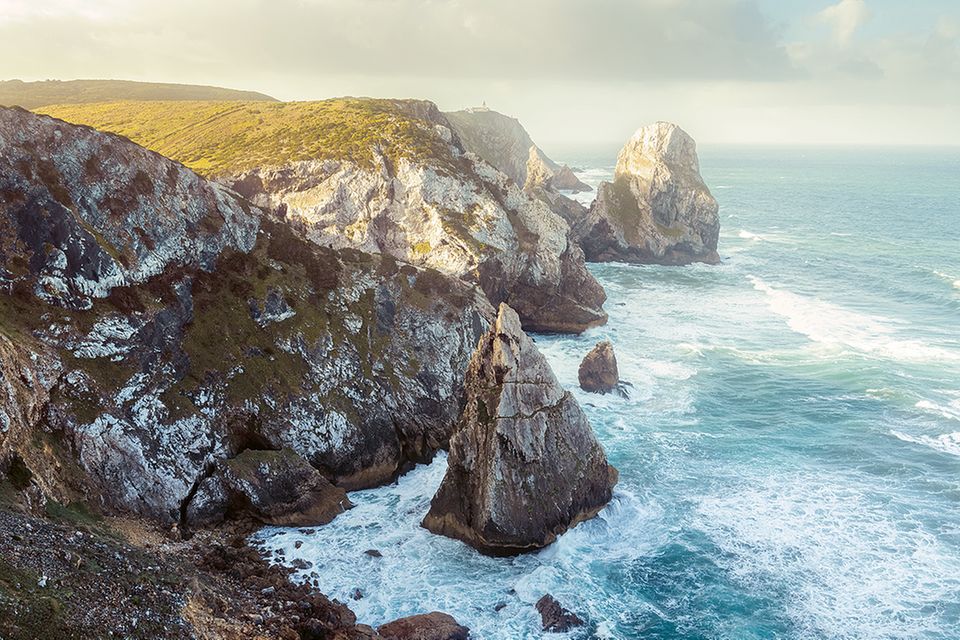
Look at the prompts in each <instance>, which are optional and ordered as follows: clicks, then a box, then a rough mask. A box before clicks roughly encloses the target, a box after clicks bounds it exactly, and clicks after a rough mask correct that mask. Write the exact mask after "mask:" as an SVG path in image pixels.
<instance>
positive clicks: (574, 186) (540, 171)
mask: <svg viewBox="0 0 960 640" xmlns="http://www.w3.org/2000/svg"><path fill="white" fill-rule="evenodd" d="M523 188H524V189H525V190H527V191H530V190H532V189H538V188H542V189H550V190H553V191H572V192H574V193H579V192H581V191H593V189H591V188H590V186H589V185H587V184H585V183H583V182H581V181H580V178H578V177H577V175H576V174H575V173H574V172H573V170H572V169H571V168H570V167H568V166H567V165H565V164H564V165H557V163H555V162H553V161H552V160H550V158H548V157H547V156H546V155H545V154H544V153H543V151H541V150H540V148H539V147H537V146H536V145H534V146H532V147H530V157H529V159H528V160H527V179H526V181H525V182H524V184H523Z"/></svg>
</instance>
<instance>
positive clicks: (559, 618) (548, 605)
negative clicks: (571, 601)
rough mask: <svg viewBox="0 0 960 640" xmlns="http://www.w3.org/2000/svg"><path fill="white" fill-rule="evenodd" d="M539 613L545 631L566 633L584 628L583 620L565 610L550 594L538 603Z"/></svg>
mask: <svg viewBox="0 0 960 640" xmlns="http://www.w3.org/2000/svg"><path fill="white" fill-rule="evenodd" d="M537 611H538V612H540V620H541V622H542V623H543V630H544V631H551V632H557V633H564V632H566V631H570V629H573V628H574V627H580V626H583V620H581V619H580V617H579V616H577V614H575V613H572V612H571V611H568V610H567V609H564V608H563V606H562V605H561V604H560V603H559V602H557V601H556V600H555V599H554V597H553V596H551V595H550V594H549V593H548V594H546V595H545V596H543V597H542V598H540V600H538V601H537Z"/></svg>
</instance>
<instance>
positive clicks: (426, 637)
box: [377, 611, 470, 640]
mask: <svg viewBox="0 0 960 640" xmlns="http://www.w3.org/2000/svg"><path fill="white" fill-rule="evenodd" d="M377 633H379V634H380V636H381V637H382V638H383V640H468V638H469V637H470V629H468V628H467V627H465V626H463V625H461V624H459V623H458V622H457V621H456V620H455V619H454V618H453V616H450V615H448V614H446V613H441V612H439V611H434V612H433V613H423V614H420V615H416V616H409V617H407V618H400V619H399V620H394V621H393V622H388V623H387V624H385V625H382V626H381V627H380V628H378V629H377Z"/></svg>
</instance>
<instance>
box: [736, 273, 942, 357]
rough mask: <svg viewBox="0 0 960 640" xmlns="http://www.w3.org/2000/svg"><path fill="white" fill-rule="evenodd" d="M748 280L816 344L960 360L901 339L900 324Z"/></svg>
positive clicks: (885, 354) (882, 354)
mask: <svg viewBox="0 0 960 640" xmlns="http://www.w3.org/2000/svg"><path fill="white" fill-rule="evenodd" d="M748 279H749V280H750V282H752V283H753V287H754V288H755V289H756V290H757V291H761V292H763V293H765V294H766V296H767V304H768V305H769V307H770V309H771V310H772V311H773V312H774V313H776V314H777V315H780V316H783V317H784V318H786V320H787V325H788V326H789V327H790V328H791V329H793V330H794V331H796V332H797V333H800V334H803V335H805V336H807V337H808V338H809V339H810V340H812V341H813V342H817V343H820V344H823V345H827V346H833V347H841V348H849V349H854V350H856V351H859V352H861V353H863V354H867V355H872V356H878V357H882V358H887V359H892V360H899V361H903V362H929V361H931V360H934V361H942V362H958V361H960V352H957V351H951V350H949V349H945V348H941V347H935V346H931V345H929V344H926V343H924V342H923V341H921V340H916V339H909V338H901V337H899V336H898V335H897V332H896V330H895V328H894V327H893V326H891V325H895V324H898V323H896V322H894V321H893V320H889V319H887V318H881V317H877V316H868V315H865V314H861V313H857V312H855V311H851V310H849V309H845V308H843V307H841V306H839V305H836V304H833V303H830V302H826V301H824V300H820V299H818V298H812V297H809V296H801V295H798V294H796V293H793V292H791V291H787V290H785V289H775V288H774V287H771V286H770V285H768V284H767V283H766V282H764V281H763V280H761V279H760V278H757V277H756V276H748Z"/></svg>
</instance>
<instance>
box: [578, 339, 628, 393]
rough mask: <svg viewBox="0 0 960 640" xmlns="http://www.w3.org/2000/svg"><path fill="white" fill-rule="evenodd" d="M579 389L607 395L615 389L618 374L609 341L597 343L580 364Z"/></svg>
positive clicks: (615, 358)
mask: <svg viewBox="0 0 960 640" xmlns="http://www.w3.org/2000/svg"><path fill="white" fill-rule="evenodd" d="M577 377H578V378H579V379H580V388H581V389H583V390H584V391H590V392H591V393H609V392H611V391H613V390H614V389H616V388H617V383H618V382H619V381H620V373H619V371H618V370H617V357H616V356H615V355H614V353H613V345H612V344H610V341H609V340H604V341H603V342H598V343H597V346H595V347H594V348H593V350H591V351H590V353H588V354H587V355H586V357H585V358H584V359H583V361H582V362H581V363H580V369H579V370H578V371H577Z"/></svg>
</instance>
